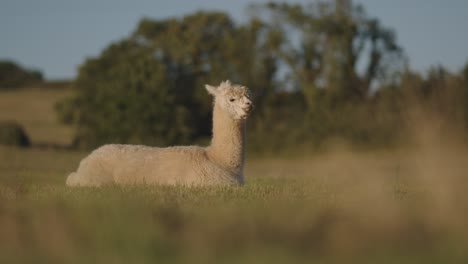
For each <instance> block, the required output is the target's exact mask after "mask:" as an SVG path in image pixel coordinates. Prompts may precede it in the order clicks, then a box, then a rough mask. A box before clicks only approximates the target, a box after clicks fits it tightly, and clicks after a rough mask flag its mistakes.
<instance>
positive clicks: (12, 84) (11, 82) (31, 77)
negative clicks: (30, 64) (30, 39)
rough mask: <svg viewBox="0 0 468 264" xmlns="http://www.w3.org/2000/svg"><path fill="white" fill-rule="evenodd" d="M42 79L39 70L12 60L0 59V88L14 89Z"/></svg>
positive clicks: (39, 81) (36, 82)
mask: <svg viewBox="0 0 468 264" xmlns="http://www.w3.org/2000/svg"><path fill="white" fill-rule="evenodd" d="M42 81H43V76H42V73H41V72H39V71H35V70H27V69H24V68H22V67H21V66H19V65H17V64H16V63H14V62H11V61H0V89H14V88H19V87H23V86H26V85H31V84H38V83H41V82H42Z"/></svg>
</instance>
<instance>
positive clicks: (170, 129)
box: [57, 1, 468, 151]
mask: <svg viewBox="0 0 468 264" xmlns="http://www.w3.org/2000/svg"><path fill="white" fill-rule="evenodd" d="M345 3H346V2H345V1H336V2H332V1H323V2H314V3H311V4H309V5H294V4H277V3H269V4H266V5H256V6H252V8H251V10H254V12H253V14H254V15H252V17H251V18H250V19H249V20H248V21H247V22H245V23H241V24H238V23H235V22H234V21H233V20H232V19H231V18H230V17H229V16H228V15H227V14H226V13H222V12H196V13H193V14H189V15H186V16H184V17H181V18H169V19H164V20H154V19H149V18H144V19H142V20H141V21H140V22H139V24H138V25H137V27H136V29H135V30H134V31H133V32H132V33H131V34H130V35H129V36H128V37H127V38H125V39H122V40H120V41H117V42H115V43H112V44H110V45H109V46H108V47H107V48H106V49H105V50H103V51H102V53H101V54H100V55H99V56H97V57H95V58H89V59H87V60H86V61H85V62H84V63H83V64H82V65H81V67H80V68H79V73H78V77H77V78H76V80H75V81H74V86H75V87H76V88H77V94H76V96H73V97H71V98H68V99H67V100H65V101H63V102H61V103H60V104H59V105H58V106H57V110H58V113H59V116H60V119H61V120H62V121H63V122H66V123H69V124H73V125H75V127H76V129H77V130H76V140H75V146H77V147H84V148H89V147H96V146H98V145H101V144H105V143H110V142H112V143H117V142H119V143H134V144H147V145H158V146H167V145H174V144H186V143H191V142H200V143H203V142H206V140H207V139H208V138H209V137H210V134H211V104H212V103H211V98H210V97H209V96H207V95H206V92H205V91H204V89H203V86H204V84H205V83H207V84H218V83H220V82H221V81H222V80H227V79H229V80H231V81H233V82H237V83H241V84H245V85H247V86H249V87H250V88H251V89H252V90H253V92H254V101H255V103H256V111H255V113H254V115H253V116H252V119H251V120H250V121H249V122H250V123H249V133H248V135H249V146H250V148H251V150H255V151H277V150H278V149H283V148H285V147H286V146H291V147H296V146H302V147H311V148H314V147H317V146H319V145H320V144H321V143H322V142H324V141H326V140H327V139H329V138H333V137H340V138H344V139H347V140H350V141H351V142H355V143H357V144H365V145H386V144H393V143H394V142H396V141H398V140H399V138H400V136H401V135H402V134H403V133H404V129H403V126H404V124H405V122H406V119H405V118H406V114H405V113H406V112H405V111H406V110H407V109H409V108H411V107H412V106H415V105H418V106H421V108H424V109H431V111H432V110H434V111H437V113H438V114H439V115H441V116H444V117H448V118H450V120H452V122H453V123H457V124H468V118H467V114H468V109H467V105H468V104H467V99H468V92H467V91H468V65H467V67H465V68H464V70H462V71H460V72H459V73H450V72H448V71H447V70H445V69H443V68H442V67H436V68H434V69H433V70H431V71H430V72H429V73H427V74H426V75H425V76H423V75H421V74H419V73H416V72H412V71H411V70H410V69H408V67H407V58H406V56H405V54H404V51H403V49H402V48H401V47H400V45H399V44H398V43H397V39H396V34H395V33H394V32H393V31H392V30H391V29H389V28H387V27H385V26H384V25H382V23H380V21H379V20H378V19H376V18H373V17H371V16H369V15H368V14H367V13H366V12H365V10H364V8H363V7H362V6H359V5H353V6H349V5H346V4H345Z"/></svg>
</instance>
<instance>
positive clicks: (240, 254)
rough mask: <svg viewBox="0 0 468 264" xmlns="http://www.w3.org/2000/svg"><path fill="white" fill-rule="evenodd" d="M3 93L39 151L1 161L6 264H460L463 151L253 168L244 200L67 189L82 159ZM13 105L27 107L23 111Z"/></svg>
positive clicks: (65, 130)
mask: <svg viewBox="0 0 468 264" xmlns="http://www.w3.org/2000/svg"><path fill="white" fill-rule="evenodd" d="M69 93H70V91H53V90H44V91H43V90H37V89H26V90H21V91H18V92H2V93H0V110H2V111H0V112H1V115H0V120H2V119H15V120H18V121H19V122H20V123H21V124H22V125H23V126H24V127H25V128H26V130H27V132H28V134H29V135H30V136H31V138H32V140H33V143H38V145H39V146H40V147H37V146H36V147H32V148H25V149H21V148H14V147H0V263H65V262H66V263H90V262H91V263H149V262H153V263H154V262H157V263H187V262H190V263H466V262H467V261H468V227H467V225H466V222H467V220H468V199H467V198H466V196H465V194H466V189H467V188H466V186H468V180H467V177H466V172H467V171H468V162H467V161H468V151H466V148H465V147H464V145H463V144H458V142H457V141H456V140H454V139H451V140H443V139H441V138H440V137H438V136H437V135H433V134H429V135H427V137H423V138H422V140H421V141H419V142H418V144H415V145H412V146H411V147H406V148H399V149H391V150H388V149H387V150H356V149H353V148H352V147H347V146H346V144H334V145H331V146H330V147H329V148H327V149H326V150H323V151H322V152H320V153H316V154H313V155H307V156H301V155H296V156H294V157H288V156H284V155H275V156H273V155H270V156H252V155H250V156H248V157H247V165H246V172H245V175H246V185H245V186H243V187H229V188H226V187H222V188H221V187H216V188H214V187H210V188H189V187H167V186H147V187H145V186H128V187H118V186H109V187H105V188H78V189H70V188H67V187H66V186H65V185H64V182H65V178H66V176H67V175H68V173H69V172H71V171H73V170H75V169H76V167H77V166H78V163H79V161H80V159H81V158H83V157H84V156H85V155H86V153H85V152H75V151H69V150H65V149H63V148H47V147H44V145H43V143H48V144H57V145H64V144H68V143H69V142H71V138H72V131H73V130H72V129H71V128H69V127H64V126H61V125H59V124H58V123H57V122H56V121H55V119H54V114H53V104H54V103H55V101H56V100H58V99H59V98H63V96H66V95H67V94H69ZM15 102H16V103H20V102H21V107H19V106H18V105H17V104H15Z"/></svg>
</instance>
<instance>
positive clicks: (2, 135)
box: [0, 121, 31, 147]
mask: <svg viewBox="0 0 468 264" xmlns="http://www.w3.org/2000/svg"><path fill="white" fill-rule="evenodd" d="M30 144H31V143H30V140H29V138H28V136H27V135H26V132H25V131H24V129H23V128H22V127H21V125H19V124H18V123H16V122H13V121H6V122H0V145H9V146H20V147H28V146H29V145H30Z"/></svg>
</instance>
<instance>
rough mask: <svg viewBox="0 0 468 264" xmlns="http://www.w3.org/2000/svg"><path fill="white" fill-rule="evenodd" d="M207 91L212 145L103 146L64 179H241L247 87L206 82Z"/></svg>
mask: <svg viewBox="0 0 468 264" xmlns="http://www.w3.org/2000/svg"><path fill="white" fill-rule="evenodd" d="M207 90H208V92H209V93H210V94H212V95H213V96H215V103H214V107H213V138H212V141H211V145H210V146H208V147H198V146H177V147H167V148H157V147H148V146H141V145H118V144H109V145H104V146H102V147H100V148H98V149H96V150H94V151H93V152H92V153H91V154H90V155H88V156H87V157H86V158H84V159H83V160H82V161H81V162H80V165H79V167H78V170H77V171H76V172H73V173H71V174H70V175H69V176H68V178H67V181H66V184H67V185H68V186H103V185H109V184H117V185H134V184H161V185H187V186H207V185H241V184H243V183H244V176H243V168H244V160H245V122H246V121H245V120H246V117H247V115H248V114H249V112H250V110H251V109H252V104H251V101H250V99H249V98H248V96H249V93H248V90H247V88H246V87H243V86H233V85H231V83H230V82H223V83H221V85H220V87H218V88H216V87H212V86H207ZM234 98H235V99H234ZM236 100H237V102H235V101H236ZM234 102H235V103H234Z"/></svg>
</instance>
